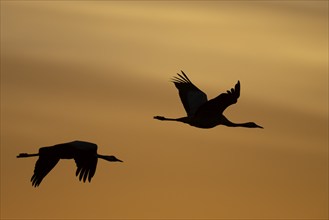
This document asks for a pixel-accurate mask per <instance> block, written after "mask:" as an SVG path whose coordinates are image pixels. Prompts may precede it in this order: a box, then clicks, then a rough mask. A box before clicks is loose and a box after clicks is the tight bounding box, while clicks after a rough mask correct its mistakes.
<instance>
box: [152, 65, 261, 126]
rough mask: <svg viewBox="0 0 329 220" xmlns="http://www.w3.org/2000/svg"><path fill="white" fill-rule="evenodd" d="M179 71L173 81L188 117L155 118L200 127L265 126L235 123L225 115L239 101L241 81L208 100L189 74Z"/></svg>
mask: <svg viewBox="0 0 329 220" xmlns="http://www.w3.org/2000/svg"><path fill="white" fill-rule="evenodd" d="M181 72H182V74H179V73H177V75H178V77H177V76H175V77H174V78H173V80H172V82H173V83H174V84H175V86H176V88H177V89H178V92H179V97H180V99H181V101H182V103H183V106H184V108H185V111H186V113H187V117H181V118H166V117H163V116H154V119H158V120H161V121H178V122H183V123H186V124H189V125H191V126H194V127H198V128H213V127H215V126H217V125H226V126H229V127H247V128H263V127H262V126H259V125H257V124H256V123H254V122H246V123H233V122H231V121H229V120H228V119H227V118H226V117H225V116H224V115H223V112H224V110H225V109H226V108H227V107H228V106H230V105H232V104H235V103H236V102H237V101H238V98H239V96H240V81H238V82H237V84H236V85H235V87H234V89H233V88H232V89H231V90H228V91H227V92H226V93H222V94H220V95H219V96H217V97H216V98H213V99H211V100H209V101H208V99H207V95H206V94H205V93H204V92H202V91H201V90H200V89H198V87H196V86H195V85H194V84H193V83H192V82H191V81H190V79H189V78H188V77H187V75H186V74H185V73H184V72H183V71H181Z"/></svg>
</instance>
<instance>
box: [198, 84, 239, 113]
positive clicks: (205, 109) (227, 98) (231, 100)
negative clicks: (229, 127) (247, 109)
mask: <svg viewBox="0 0 329 220" xmlns="http://www.w3.org/2000/svg"><path fill="white" fill-rule="evenodd" d="M239 96H240V81H238V82H237V84H236V85H235V87H234V89H233V88H232V89H231V90H227V92H226V93H222V94H220V95H219V96H217V97H216V98H213V99H211V100H209V101H208V102H207V103H205V104H204V105H202V106H201V107H200V108H199V110H198V111H197V113H196V115H197V116H202V115H205V116H206V115H208V116H209V115H218V114H222V113H223V112H224V110H225V109H226V108H227V107H228V106H230V105H232V104H235V103H236V102H237V101H238V98H239Z"/></svg>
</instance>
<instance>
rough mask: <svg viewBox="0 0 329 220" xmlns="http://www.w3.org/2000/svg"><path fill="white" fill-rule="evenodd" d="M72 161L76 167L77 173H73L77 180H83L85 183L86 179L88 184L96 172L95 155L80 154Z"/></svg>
mask: <svg viewBox="0 0 329 220" xmlns="http://www.w3.org/2000/svg"><path fill="white" fill-rule="evenodd" d="M74 160H75V163H76V165H77V171H76V172H75V175H76V176H78V175H79V180H80V181H81V180H82V179H83V182H86V179H87V177H88V181H89V182H90V181H91V179H92V178H93V176H94V175H95V172H96V166H97V160H98V158H97V155H96V154H88V153H87V152H82V153H81V154H79V155H76V156H75V157H74Z"/></svg>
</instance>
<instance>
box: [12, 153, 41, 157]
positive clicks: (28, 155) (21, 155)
mask: <svg viewBox="0 0 329 220" xmlns="http://www.w3.org/2000/svg"><path fill="white" fill-rule="evenodd" d="M37 156H39V154H27V153H20V154H19V155H17V156H16V157H17V158H21V157H37Z"/></svg>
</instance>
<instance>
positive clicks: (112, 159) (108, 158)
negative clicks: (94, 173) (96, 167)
mask: <svg viewBox="0 0 329 220" xmlns="http://www.w3.org/2000/svg"><path fill="white" fill-rule="evenodd" d="M97 157H98V158H101V159H103V160H107V161H111V162H122V160H119V159H118V158H116V157H115V156H112V155H111V156H108V155H100V154H97Z"/></svg>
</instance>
